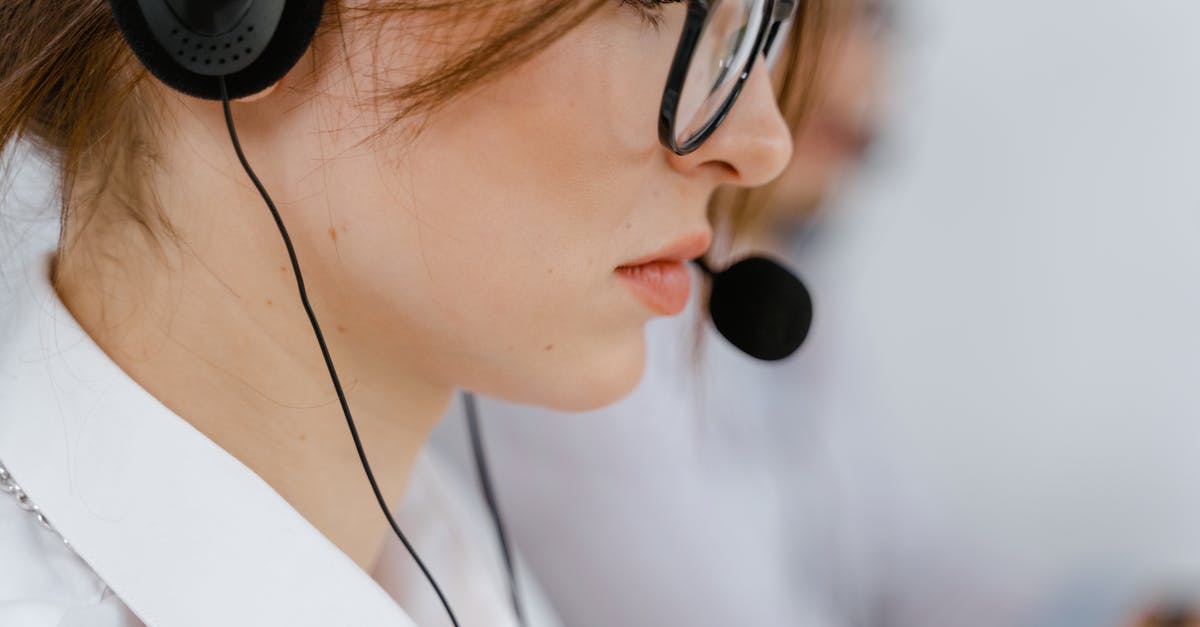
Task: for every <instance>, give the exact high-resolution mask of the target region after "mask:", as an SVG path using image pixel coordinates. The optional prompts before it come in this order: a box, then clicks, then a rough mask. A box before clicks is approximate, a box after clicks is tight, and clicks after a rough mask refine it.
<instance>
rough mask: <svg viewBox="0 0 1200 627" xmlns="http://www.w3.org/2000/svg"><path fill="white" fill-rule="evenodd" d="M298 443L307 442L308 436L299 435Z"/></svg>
mask: <svg viewBox="0 0 1200 627" xmlns="http://www.w3.org/2000/svg"><path fill="white" fill-rule="evenodd" d="M300 441H301V442H307V441H308V436H307V435H304V434H303V433H301V434H300Z"/></svg>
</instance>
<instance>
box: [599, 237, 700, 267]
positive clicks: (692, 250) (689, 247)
mask: <svg viewBox="0 0 1200 627" xmlns="http://www.w3.org/2000/svg"><path fill="white" fill-rule="evenodd" d="M712 240H713V236H712V231H710V230H708V229H704V230H702V231H696V232H693V233H689V234H687V235H684V236H683V237H680V238H679V239H677V240H675V241H674V242H672V243H670V244H668V245H667V246H664V247H663V248H661V249H660V250H659V251H658V252H656V253H653V254H649V255H646V256H645V257H641V258H639V259H635V260H634V261H631V262H629V263H626V264H622V265H621V268H633V267H635V266H642V265H646V264H648V263H652V262H655V261H680V262H682V261H691V260H693V259H698V258H699V257H700V256H701V255H703V254H704V253H706V252H708V249H709V247H711V246H712ZM618 269H620V268H618Z"/></svg>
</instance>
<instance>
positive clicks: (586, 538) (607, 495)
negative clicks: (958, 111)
mask: <svg viewBox="0 0 1200 627" xmlns="http://www.w3.org/2000/svg"><path fill="white" fill-rule="evenodd" d="M888 9H889V7H888V6H885V5H882V4H880V3H878V2H874V1H872V0H841V1H839V2H837V3H834V5H833V7H832V9H831V11H830V12H829V13H828V14H827V15H825V16H824V17H825V19H826V20H827V28H828V30H827V32H828V35H827V37H828V39H827V40H826V42H825V44H824V47H823V54H822V56H821V57H820V59H821V62H820V64H819V66H818V67H817V68H816V69H815V72H816V79H817V82H816V84H817V85H818V89H817V91H816V97H815V99H814V100H813V101H812V102H811V103H810V106H811V109H810V111H809V113H810V117H809V120H810V121H809V123H808V124H806V125H805V126H803V127H802V130H801V131H800V132H799V133H798V135H797V137H796V150H795V152H794V156H793V161H792V163H791V165H790V167H789V169H788V171H787V173H786V174H785V175H784V176H783V177H782V178H781V179H780V180H779V181H778V183H777V184H775V185H773V186H769V187H766V188H761V189H756V190H750V191H747V192H744V193H742V192H738V191H736V190H727V191H726V192H725V193H721V194H718V196H717V197H715V198H714V202H713V206H712V212H711V218H712V221H713V222H714V223H715V224H717V225H718V226H719V227H722V228H719V229H718V231H719V232H724V233H726V234H729V233H736V234H737V237H728V238H727V239H726V240H725V241H724V242H723V244H722V245H721V246H720V248H721V250H720V251H718V253H717V255H716V257H717V259H716V263H715V265H717V266H722V265H723V264H724V263H725V262H728V261H729V260H730V259H732V258H734V257H738V256H741V255H742V254H744V253H746V252H748V251H750V250H764V249H765V250H770V251H775V252H776V253H779V254H784V255H788V256H793V257H794V253H795V251H794V250H793V249H794V248H795V247H796V246H798V245H799V244H798V242H799V241H800V233H802V232H804V231H805V230H806V229H807V228H808V227H809V225H810V224H811V223H812V222H813V221H814V220H816V219H817V215H818V212H819V209H820V208H821V207H822V206H823V205H824V204H825V202H826V200H827V199H828V197H829V196H830V194H831V193H833V191H834V190H835V189H836V188H837V187H838V186H839V184H840V183H841V182H842V181H843V180H844V179H845V177H846V175H847V174H848V173H849V172H850V171H851V170H852V169H853V167H854V166H855V165H856V164H857V162H858V161H859V160H860V159H861V158H862V157H863V155H864V151H865V150H866V149H867V147H868V144H869V143H870V139H871V137H872V135H873V134H874V132H875V124H876V118H877V113H878V109H879V102H880V94H879V89H880V82H881V81H880V76H881V72H882V70H883V67H882V65H883V55H884V51H885V48H886V46H887V43H888V42H887V39H886V37H885V30H886V24H887V20H888V14H889V13H888ZM786 78H787V77H782V76H778V77H777V79H779V80H785V79H786ZM738 202H742V203H744V204H745V205H748V206H753V207H757V208H758V209H759V210H758V211H755V212H744V213H732V212H729V211H727V210H726V209H725V207H727V206H731V205H733V204H735V203H738ZM817 300H818V308H819V306H820V294H818V295H817ZM701 309H702V308H701V307H700V302H699V301H698V300H696V301H694V302H693V303H692V305H691V307H690V308H689V310H688V312H687V313H685V315H684V316H682V317H680V318H679V319H675V320H671V321H669V322H667V323H665V324H659V325H654V326H652V328H651V329H650V338H651V339H650V351H649V361H648V370H647V374H646V376H645V378H644V379H643V381H642V383H641V385H640V386H639V388H638V389H637V391H636V392H635V393H634V394H633V395H632V396H631V397H630V398H628V399H626V400H625V401H623V402H622V403H619V404H618V405H615V406H613V407H610V408H606V409H604V410H601V411H598V412H591V413H589V414H586V415H577V416H570V415H563V414H560V413H556V412H551V411H545V410H541V409H537V408H533V407H528V406H521V405H514V404H508V403H501V402H497V401H494V400H490V399H480V401H481V404H480V416H481V417H482V419H483V422H484V429H483V433H484V439H485V441H486V449H487V451H488V456H487V458H488V463H489V464H490V465H491V466H492V470H493V477H494V479H495V481H496V482H497V488H496V490H497V494H498V501H499V507H500V510H501V511H502V515H503V517H504V519H505V522H506V525H507V527H508V531H509V533H510V534H511V535H512V537H513V538H514V539H515V542H516V544H517V545H519V546H520V547H521V550H522V553H523V555H524V557H525V558H527V560H528V562H529V565H530V566H531V567H532V570H533V571H534V572H536V573H537V575H538V577H539V580H540V581H542V582H543V583H544V587H545V588H546V590H547V592H548V594H549V595H550V597H551V598H552V599H553V600H554V603H555V606H556V608H557V609H558V610H559V611H560V613H561V614H562V616H563V619H564V622H565V623H566V624H569V625H572V626H573V627H611V626H613V625H621V626H624V627H651V626H655V627H657V626H662V625H688V626H690V627H729V626H732V625H756V626H761V627H797V626H800V627H807V626H814V627H816V626H845V627H849V626H856V625H862V626H867V625H871V626H881V625H912V626H914V627H915V626H917V625H922V626H926V627H927V626H929V625H950V624H968V623H965V622H956V620H957V619H956V618H954V616H955V615H954V614H953V611H954V610H955V609H956V606H955V604H956V603H957V604H960V606H959V607H966V608H967V612H966V613H965V614H962V615H965V616H968V617H970V618H972V619H975V618H977V617H976V616H975V613H976V612H978V611H981V610H982V609H983V608H985V607H986V606H987V605H986V603H984V602H974V601H967V599H968V598H969V595H970V594H971V591H970V590H969V588H970V585H969V583H968V581H969V577H965V576H964V573H963V572H962V571H961V570H957V569H956V568H955V567H953V566H952V565H949V564H945V563H943V560H941V559H940V558H939V557H938V556H936V555H934V554H933V551H932V547H933V545H934V544H935V543H936V542H937V541H938V540H939V539H940V538H939V536H938V534H937V532H935V531H934V529H935V528H937V525H936V523H935V522H934V521H933V520H932V519H928V520H927V519H925V515H924V512H923V510H922V508H921V506H920V505H919V504H917V503H916V502H915V501H914V500H913V499H915V498H917V497H916V496H915V495H910V494H909V492H908V487H907V486H905V485H904V481H903V480H902V479H901V478H900V477H899V475H898V474H897V473H894V472H892V471H891V469H890V468H889V466H888V464H887V462H886V460H885V457H886V455H884V454H883V453H882V452H881V451H880V450H879V447H878V443H877V442H876V441H875V440H874V438H873V437H872V435H871V433H870V426H869V425H870V420H869V419H866V418H868V415H869V416H870V418H879V419H882V416H879V415H877V414H871V412H869V411H868V410H866V409H864V410H863V411H862V412H861V414H860V415H857V416H830V415H819V414H818V410H819V398H820V397H821V396H822V393H821V392H820V388H821V387H822V386H823V385H825V384H826V383H828V381H826V378H825V377H824V376H823V370H824V369H825V367H826V365H827V362H828V361H829V360H830V359H833V358H835V356H834V353H836V351H837V348H836V346H833V347H831V346H829V345H830V344H831V343H832V341H831V340H830V339H828V338H824V337H822V336H823V333H822V332H821V331H820V329H819V328H818V329H816V330H814V337H813V338H812V339H810V344H809V345H808V346H806V347H805V348H804V349H803V350H802V351H801V353H800V354H799V355H798V356H796V357H794V358H792V359H791V360H789V361H788V362H785V363H783V364H764V363H760V362H755V361H753V360H751V359H750V358H748V357H745V356H744V355H742V354H740V353H738V352H737V351H735V350H734V349H732V348H731V347H729V346H728V345H727V344H726V343H725V341H724V340H723V339H721V338H720V337H719V336H717V335H715V334H713V333H712V332H710V331H708V330H707V329H705V328H704V327H703V326H702V325H700V324H699V323H700V318H701V316H702V314H701V313H700V311H701ZM819 315H820V311H819V309H818V316H819ZM819 324H820V322H818V325H819ZM698 331H699V337H698ZM697 339H699V345H698V346H697ZM463 413H464V408H463V407H459V406H455V407H452V408H451V411H450V413H449V414H448V419H447V420H446V421H445V422H444V424H443V425H442V427H441V431H440V432H439V433H438V434H437V436H435V444H436V445H438V446H441V447H442V448H444V449H447V450H450V451H451V452H452V455H453V456H454V457H456V458H457V459H458V460H459V462H460V463H461V464H462V465H463V466H464V467H465V469H466V471H468V472H473V471H472V469H471V466H472V462H471V460H470V459H469V455H468V453H467V451H466V450H465V449H464V446H463V444H462V443H464V442H465V441H466V440H467V437H466V435H465V431H466V428H465V427H464V425H463V419H462V416H463ZM972 624H975V625H979V624H985V621H982V620H975V621H974V622H973V623H972ZM998 624H999V623H998Z"/></svg>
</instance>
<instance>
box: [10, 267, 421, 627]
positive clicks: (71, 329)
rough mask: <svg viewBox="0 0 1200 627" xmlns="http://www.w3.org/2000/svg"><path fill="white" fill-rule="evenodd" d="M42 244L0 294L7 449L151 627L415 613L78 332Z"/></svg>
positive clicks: (350, 620)
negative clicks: (8, 288) (58, 291)
mask: <svg viewBox="0 0 1200 627" xmlns="http://www.w3.org/2000/svg"><path fill="white" fill-rule="evenodd" d="M51 258H52V256H51V255H49V254H47V255H43V256H41V257H40V258H35V259H34V260H33V262H32V263H31V264H30V267H29V268H28V271H27V272H25V273H24V274H23V275H20V276H19V277H18V281H17V285H16V289H15V290H14V291H13V293H12V294H10V295H9V296H11V298H5V299H0V300H8V303H9V304H6V305H5V306H3V307H0V399H3V402H4V411H3V412H0V460H3V461H4V464H5V465H6V466H7V467H8V469H9V470H10V471H11V472H12V474H13V476H14V477H15V478H16V479H17V481H18V482H19V483H20V484H21V485H22V487H23V488H24V489H25V491H26V492H27V493H28V494H29V496H30V498H31V499H32V500H33V502H35V503H36V504H37V505H38V506H40V507H41V509H42V511H43V512H44V513H45V514H46V516H47V517H48V518H49V520H50V523H51V524H52V525H54V527H55V528H56V529H57V530H58V531H59V533H61V534H62V535H63V536H64V537H65V538H67V540H69V541H70V543H71V546H72V548H73V549H74V550H75V551H76V553H78V554H79V556H80V557H81V558H83V559H84V560H85V561H86V562H87V563H88V564H89V565H90V566H91V567H92V568H93V570H95V571H96V573H97V574H98V575H99V576H100V577H101V578H102V579H103V580H104V581H105V583H107V584H108V586H109V587H110V588H112V589H113V591H114V592H115V593H116V594H117V595H118V596H119V597H121V599H122V600H123V601H124V602H125V603H126V605H128V606H129V608H130V609H131V610H132V611H133V612H134V613H135V614H137V615H138V617H139V618H140V619H141V620H142V621H144V622H145V623H147V624H150V625H178V626H185V627H186V626H190V625H197V626H199V625H203V626H210V625H235V624H242V625H289V626H295V627H303V626H308V625H312V626H317V625H320V626H322V627H324V626H326V625H335V624H336V625H399V626H405V625H413V623H412V621H411V620H410V619H409V617H408V616H407V615H406V614H405V613H404V611H403V610H401V609H400V607H399V606H398V605H397V604H396V603H395V601H393V600H392V598H391V597H390V596H389V595H388V594H387V593H386V592H385V591H384V590H383V589H382V588H381V587H380V586H379V585H378V584H377V583H376V582H375V581H374V580H373V579H372V578H371V577H370V576H369V575H367V574H366V573H365V572H363V571H362V570H361V569H360V568H358V566H357V565H356V564H355V563H354V562H353V561H352V560H350V558H349V557H347V556H346V555H345V554H344V553H343V552H342V551H340V550H339V549H338V548H337V547H336V546H335V545H334V544H333V543H331V542H330V541H329V540H328V539H327V538H326V537H325V536H323V535H322V534H321V533H320V532H319V531H318V530H317V529H316V528H314V527H313V526H312V525H311V524H310V523H308V521H307V520H305V519H304V517H303V516H301V515H300V514H299V513H298V512H297V511H296V510H295V509H293V508H292V507H291V506H290V505H289V504H288V503H287V502H286V501H285V500H284V499H283V498H282V497H281V496H279V494H278V493H276V492H275V491H274V490H273V489H272V488H271V487H270V486H269V485H268V484H267V483H266V482H265V481H263V480H262V479H261V478H260V477H259V476H257V475H256V474H255V473H254V472H253V471H251V470H250V469H249V468H247V467H246V466H245V465H243V464H242V463H240V462H239V461H238V460H237V459H235V458H234V457H233V456H231V455H229V454H228V453H227V452H225V451H224V450H223V449H221V448H220V447H219V446H217V445H216V444H215V443H213V442H212V441H211V440H209V439H208V438H207V437H205V436H204V435H203V434H201V433H200V432H198V431H196V430H195V429H194V428H192V426H191V425H190V424H188V423H187V422H186V421H184V420H183V419H181V418H180V417H179V416H177V415H175V414H174V413H173V412H171V411H170V410H169V409H168V408H166V407H165V406H163V405H162V404H161V403H159V402H158V400H157V399H155V398H154V397H152V396H151V395H150V394H149V393H148V392H146V391H145V390H144V389H143V388H142V387H141V386H139V385H138V384H137V383H136V382H134V381H133V380H132V379H130V378H129V376H128V375H127V374H126V373H125V372H124V371H122V370H121V369H120V367H119V366H117V365H116V364H115V363H114V362H113V361H112V360H111V359H109V358H108V356H107V355H106V354H105V353H104V352H103V351H102V350H101V349H100V348H99V347H98V346H97V345H96V344H95V343H94V342H93V341H92V340H91V338H90V337H89V336H88V335H87V333H86V332H84V331H83V330H82V329H81V328H80V326H79V324H78V323H77V322H76V321H75V319H74V318H73V317H72V316H71V314H70V312H68V311H67V310H66V308H65V307H64V306H63V304H62V302H61V301H60V300H59V298H58V296H57V294H56V293H55V292H54V289H53V287H52V286H51V285H50V281H49V270H50V261H51Z"/></svg>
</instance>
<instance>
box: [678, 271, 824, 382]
mask: <svg viewBox="0 0 1200 627" xmlns="http://www.w3.org/2000/svg"><path fill="white" fill-rule="evenodd" d="M695 263H696V266H698V267H699V268H700V270H702V271H703V272H704V274H707V275H708V276H709V278H710V279H711V280H712V292H711V294H710V295H709V300H708V312H709V315H710V317H711V318H712V321H713V326H715V327H716V329H717V331H719V332H720V333H721V335H722V336H724V337H725V339H726V340H728V341H729V343H730V344H733V345H734V346H735V347H737V348H738V350H740V351H742V352H743V353H746V354H747V355H749V356H751V357H754V358H755V359H761V360H763V361H779V360H781V359H785V358H787V357H789V356H791V355H792V353H795V352H796V350H797V349H798V348H800V345H801V344H803V343H804V340H805V338H807V337H808V330H809V328H810V327H811V326H812V317H813V304H812V297H811V296H810V295H809V293H808V288H806V287H804V283H802V282H801V281H800V279H799V278H798V277H796V276H795V275H793V274H792V273H791V272H788V270H787V269H786V268H784V267H783V266H781V265H779V264H778V263H776V262H774V261H771V260H770V259H767V258H765V257H747V258H745V259H742V260H741V261H739V262H737V263H735V264H733V265H732V266H730V267H728V268H726V269H725V270H723V271H721V272H713V270H712V269H710V268H709V267H708V264H706V263H704V260H703V259H697V260H696V261H695Z"/></svg>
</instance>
